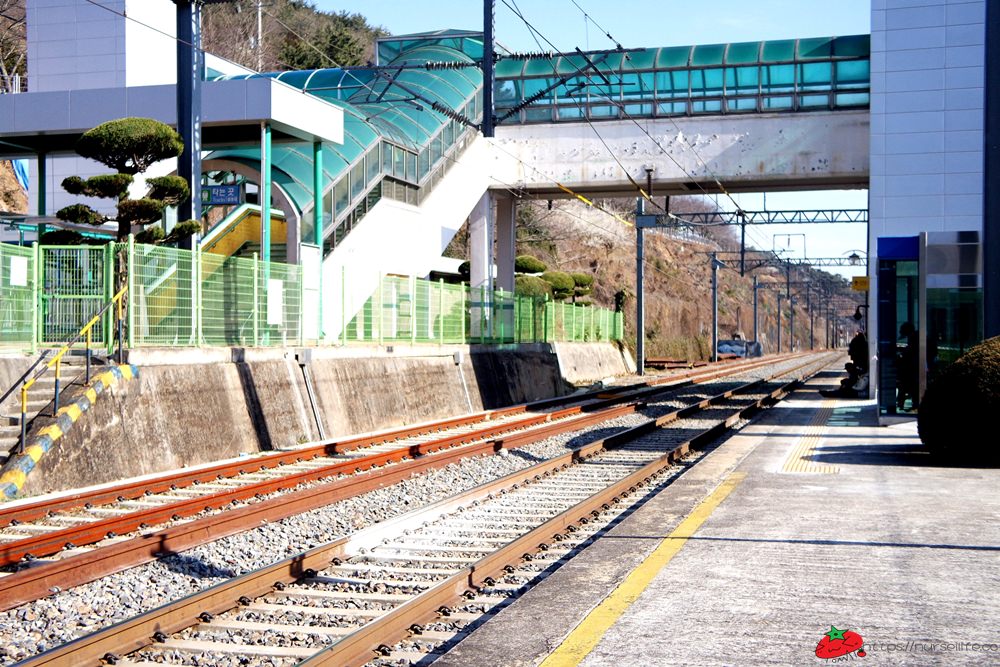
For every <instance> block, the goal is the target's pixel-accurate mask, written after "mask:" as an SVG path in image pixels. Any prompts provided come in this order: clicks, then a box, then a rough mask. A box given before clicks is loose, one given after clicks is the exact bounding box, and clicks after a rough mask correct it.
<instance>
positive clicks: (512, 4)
mask: <svg viewBox="0 0 1000 667" xmlns="http://www.w3.org/2000/svg"><path fill="white" fill-rule="evenodd" d="M501 2H503V4H504V5H505V6H506V7H507V8H508V9H510V10H511V11H512V12H514V14H515V15H516V16H517V17H518V18H519V19H521V21H522V22H523V23H524V25H525V26H526V27H527V28H528V32H529V34H530V35H531V37H532V39H533V40H534V41H535V44H537V45H538V50H539V51H544V49H543V48H542V44H541V42H540V41H539V39H542V40H544V41H545V42H546V43H547V44H548V45H549V46H550V47H552V48H553V49H555V50H556V51H558V50H559V49H558V48H557V47H556V45H555V44H553V43H552V41H551V40H549V39H548V38H547V37H545V35H543V34H542V33H541V32H539V31H538V29H536V28H535V26H534V25H532V23H531V22H530V21H529V20H528V19H527V18H526V17H525V16H524V14H523V13H522V12H521V9H520V7H518V5H517V0H501ZM545 58H546V59H547V60H548V61H549V64H550V65H551V66H552V73H553V74H555V75H556V77H557V78H558V77H559V69H558V66H557V65H556V62H555V60H554V59H553V58H552V56H551V55H545ZM581 73H582V74H584V76H587V78H588V79H589V78H590V76H589V75H588V74H587V73H586V69H584V70H583V72H581ZM575 104H576V105H577V107H578V108H579V109H580V115H581V117H582V118H583V119H584V121H586V123H587V125H588V126H589V127H590V129H591V130H592V131H593V132H594V135H595V136H596V137H597V139H598V140H599V141H600V142H601V145H602V146H604V149H605V150H606V151H607V152H608V154H609V155H610V156H611V158H612V159H613V160H614V161H615V163H616V164H617V165H618V167H619V168H620V169H621V170H622V173H623V174H625V178H627V179H628V180H629V182H630V183H631V184H632V185H633V186H634V187H635V189H636V190H638V191H639V194H640V195H641V196H642V197H643V199H645V200H646V201H648V202H650V203H651V204H652V205H653V206H655V207H656V208H659V209H660V210H661V211H663V212H664V213H667V211H666V209H664V208H663V206H662V205H660V204H659V203H657V202H655V201H653V198H652V197H651V196H650V195H649V193H648V192H646V190H645V188H643V187H642V186H641V185H639V184H638V183H637V182H636V180H635V179H634V178H633V177H632V175H631V174H630V173H629V172H628V170H627V169H626V168H625V165H623V164H622V162H621V160H619V159H618V156H617V155H616V154H615V152H614V151H613V150H611V147H610V146H608V143H607V141H605V139H604V137H603V136H602V135H601V133H600V132H599V131H598V130H597V128H596V127H594V123H593V122H592V121H591V120H590V119H589V118H587V113H586V110H585V109H584V108H583V105H582V104H581V103H580V102H579V101H576V102H575Z"/></svg>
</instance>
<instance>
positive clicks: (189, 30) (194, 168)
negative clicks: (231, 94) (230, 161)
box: [176, 0, 205, 222]
mask: <svg viewBox="0 0 1000 667" xmlns="http://www.w3.org/2000/svg"><path fill="white" fill-rule="evenodd" d="M176 3H177V132H178V134H180V135H181V138H182V139H183V140H184V152H183V153H181V156H180V157H179V158H178V159H177V175H178V176H180V177H181V178H183V179H184V180H185V181H187V182H188V184H189V185H190V186H191V197H190V198H188V199H186V200H184V201H182V202H181V203H180V204H178V206H177V221H178V222H183V221H185V220H198V221H199V222H200V221H201V79H202V75H203V73H204V72H203V70H204V58H205V56H204V54H203V53H202V51H201V1H200V0H176Z"/></svg>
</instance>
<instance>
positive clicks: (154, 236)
mask: <svg viewBox="0 0 1000 667" xmlns="http://www.w3.org/2000/svg"><path fill="white" fill-rule="evenodd" d="M163 238H164V233H163V227H160V226H159V225H156V226H155V227H146V228H145V229H144V230H142V231H141V232H139V233H138V234H136V235H135V241H136V243H150V244H154V243H158V242H159V241H162V240H163Z"/></svg>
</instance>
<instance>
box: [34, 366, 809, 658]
mask: <svg viewBox="0 0 1000 667" xmlns="http://www.w3.org/2000/svg"><path fill="white" fill-rule="evenodd" d="M826 363H827V362H826V360H823V363H818V362H817V361H815V360H813V361H811V362H807V363H804V364H801V365H799V366H797V367H795V368H793V369H789V370H785V371H782V372H781V373H779V374H776V375H775V376H774V377H780V376H782V375H789V374H791V373H794V372H796V371H798V370H801V369H802V368H805V367H807V366H815V367H816V371H818V369H820V368H822V367H824V366H825V365H826ZM816 371H813V373H815V372H816ZM772 379H773V378H772ZM763 382H764V381H763V380H757V381H754V382H751V383H748V384H746V385H743V386H742V387H740V388H737V389H733V390H730V391H727V392H723V393H721V394H718V395H716V396H713V397H712V398H710V399H705V400H704V401H702V402H700V403H701V404H708V405H711V404H714V403H717V402H719V401H721V400H725V399H727V398H729V397H731V396H732V395H734V394H735V393H737V392H739V391H740V390H741V389H752V388H754V387H756V386H758V385H760V384H761V383H763ZM801 382H802V380H801V379H795V380H792V381H791V382H788V383H786V384H784V385H782V386H781V387H779V388H778V389H775V390H774V391H772V392H771V393H770V394H768V395H767V396H764V397H762V398H760V399H758V400H756V401H754V402H753V403H751V404H750V405H747V406H742V407H740V408H739V409H737V410H736V411H735V412H734V413H733V414H731V415H730V416H728V417H727V418H725V419H723V420H721V421H719V422H717V423H716V424H714V425H713V426H711V427H709V428H708V429H706V430H705V431H703V432H702V433H700V434H699V435H697V436H695V437H694V438H691V439H690V440H688V441H686V442H684V443H681V444H680V445H677V446H676V447H674V448H673V449H671V450H670V451H668V452H666V453H665V454H663V455H661V456H660V457H658V458H657V459H656V460H654V461H652V462H651V463H649V464H646V465H645V466H643V467H642V468H640V469H639V470H637V471H635V472H634V473H632V474H630V475H629V476H627V477H625V478H623V479H622V480H620V481H619V482H616V483H615V484H613V485H612V486H610V487H607V488H606V489H605V490H603V491H601V492H598V493H596V494H594V495H592V496H590V497H589V498H588V499H586V500H584V501H583V502H582V503H579V504H577V505H575V506H574V507H573V508H571V509H569V510H566V511H564V512H562V513H561V514H559V515H557V516H556V517H554V518H552V519H550V520H549V521H547V522H545V523H543V524H542V525H540V526H538V527H536V528H534V529H532V530H531V531H529V532H528V533H526V534H524V535H522V536H521V537H518V538H515V540H513V541H512V542H510V543H508V544H507V545H505V546H504V547H502V548H501V549H500V550H498V551H497V552H494V553H492V554H490V555H488V556H486V557H484V558H482V559H480V560H479V561H477V562H476V563H474V564H472V565H470V566H468V567H466V568H464V569H463V570H462V571H461V572H460V573H458V574H456V575H454V576H452V577H450V578H449V579H447V580H445V581H444V582H441V583H440V584H437V585H435V586H433V587H432V588H431V589H429V590H428V591H425V592H424V593H422V594H421V595H419V596H418V597H417V598H415V599H413V600H411V601H409V602H406V603H404V604H402V605H400V606H399V607H397V608H396V609H394V610H392V611H390V612H389V613H388V614H387V615H386V616H383V617H382V618H380V619H377V620H375V621H373V622H371V623H368V624H367V625H365V626H364V628H362V629H361V630H358V631H356V632H354V633H352V634H351V635H348V636H347V637H345V638H343V639H341V640H340V641H338V642H337V643H336V644H334V645H332V646H330V647H328V648H326V649H324V650H322V651H319V652H318V653H317V654H316V655H314V656H313V657H311V658H308V659H307V660H306V661H305V662H303V663H301V664H304V665H310V666H313V665H325V664H333V665H337V666H338V667H340V666H347V665H362V664H364V663H366V662H368V661H369V660H371V659H372V658H374V657H376V656H375V653H374V651H375V650H376V649H377V648H378V647H379V646H380V645H382V644H385V643H386V642H387V641H393V640H394V639H397V638H398V639H402V638H403V637H405V635H406V633H407V632H408V631H409V628H410V627H411V626H412V625H413V623H419V622H426V620H428V619H431V618H433V617H435V616H436V614H437V613H438V610H439V609H440V608H441V607H442V606H447V605H448V604H450V603H453V602H454V601H456V600H459V599H460V598H461V596H462V595H463V594H464V593H465V592H466V591H468V590H469V589H473V588H476V587H477V586H479V585H481V584H482V583H484V582H485V580H486V579H487V578H488V577H491V576H493V575H496V574H498V573H499V572H500V571H501V570H502V568H503V567H504V566H505V565H507V564H510V563H513V562H516V561H518V560H520V559H521V558H522V556H523V555H524V554H525V553H532V552H536V551H538V550H540V549H541V548H542V547H541V544H542V543H545V542H547V541H548V540H549V539H552V538H554V536H555V535H556V534H558V533H560V532H561V531H562V530H564V529H565V528H567V527H568V526H570V525H572V524H574V523H585V522H587V521H589V515H590V514H591V512H594V511H596V510H597V508H598V507H602V506H603V504H605V503H606V502H609V501H613V500H614V498H615V497H616V496H617V497H619V498H620V497H621V496H622V495H624V494H627V493H628V492H630V491H635V490H636V489H637V486H638V485H639V484H641V483H642V481H643V480H645V479H648V478H649V477H651V476H652V475H653V474H655V473H656V472H659V471H660V470H662V469H663V468H665V467H667V466H669V465H671V463H672V462H674V461H676V460H677V459H678V458H680V457H682V456H683V455H684V454H685V453H687V452H688V451H689V450H690V449H691V448H692V447H696V446H698V445H699V444H701V443H702V442H706V441H709V440H711V439H712V438H714V436H715V435H716V434H717V433H718V432H719V431H720V430H725V428H727V427H728V426H729V425H732V424H733V423H735V422H736V421H738V420H740V419H743V418H745V417H746V416H748V415H750V414H752V413H753V412H755V411H756V410H759V409H761V408H762V407H764V406H766V405H767V404H769V403H770V402H772V401H775V400H778V399H780V398H781V397H782V396H784V395H787V393H788V392H790V391H792V390H793V389H794V388H795V387H797V386H798V385H799V384H800V383H801ZM693 407H694V406H690V407H688V408H684V410H687V411H689V412H688V414H690V412H691V409H692V408H693ZM677 412H680V411H677ZM665 417H666V416H665ZM676 418H681V417H680V416H677V417H675V419H676ZM662 419H664V418H661V420H662ZM661 420H652V421H651V422H647V423H646V424H643V425H641V426H638V427H635V428H633V429H629V430H627V431H624V432H622V433H619V434H616V435H613V436H610V437H608V438H602V439H599V440H595V441H593V442H591V443H589V444H587V445H584V446H583V447H582V448H579V449H576V450H573V451H570V452H566V453H565V454H562V455H560V456H557V457H554V458H552V459H548V460H546V461H542V462H540V463H537V464H534V465H532V466H529V467H528V468H525V469H523V470H520V471H517V472H515V473H512V474H510V475H507V476H504V477H501V478H499V479H497V480H493V481H492V482H488V483H486V484H484V485H481V486H478V487H476V488H474V489H471V490H469V491H465V492H463V493H460V494H457V495H455V496H452V497H450V498H447V499H444V500H441V501H438V502H436V503H433V504H431V505H428V506H426V507H424V508H421V509H418V510H414V511H413V512H409V513H407V514H405V515H402V516H399V517H395V518H393V519H389V520H388V521H385V522H382V523H380V524H377V525H375V526H372V527H370V528H366V529H363V530H361V531H358V532H357V533H355V534H353V535H351V536H346V537H342V538H339V539H337V540H335V541H333V542H330V543H328V544H325V545H321V546H318V547H314V548H313V549H310V550H308V551H306V552H303V553H301V554H298V555H296V556H293V557H291V558H287V559H284V560H282V561H279V562H277V563H274V564H272V565H269V566H266V567H263V568H260V569H258V570H255V571H253V572H249V573H247V574H244V575H241V576H238V577H235V578H233V579H231V580H229V581H226V582H222V583H219V584H217V585H215V586H212V587H210V588H207V589H205V590H203V591H199V592H197V593H194V594H191V595H189V596H186V597H184V598H182V599H180V600H177V601H175V602H172V603H168V604H166V605H164V606H162V607H160V608H158V609H154V610H151V611H149V612H145V613H143V614H140V615H138V616H136V617H134V618H131V619H127V620H125V621H122V622H120V623H117V624H115V625H112V626H110V627H108V628H104V629H102V630H99V631H97V632H95V633H92V634H90V635H87V636H84V637H80V638H78V639H76V640H73V641H71V642H68V643H66V644H63V645H60V646H57V647H54V648H52V649H50V650H48V651H45V652H44V653H41V654H39V655H37V656H33V657H31V658H28V659H26V660H24V661H22V662H20V663H18V665H19V667H41V666H43V665H44V666H47V667H63V666H65V667H76V666H78V665H95V666H97V665H102V664H107V663H109V662H111V663H113V662H116V661H117V660H118V659H119V656H120V655H122V654H124V653H128V652H132V651H135V650H138V649H140V648H142V647H144V646H147V645H149V644H151V643H153V642H154V639H153V637H154V635H157V636H162V635H169V634H171V633H175V632H179V631H181V630H183V629H185V628H188V627H191V626H193V625H195V624H197V623H198V622H199V621H200V620H201V619H202V618H204V617H205V614H206V613H207V614H212V615H215V614H218V613H221V612H224V611H228V610H230V609H233V608H235V607H238V606H239V605H240V604H242V603H244V602H245V600H247V599H252V598H255V597H260V596H262V595H265V594H267V593H269V592H271V591H273V590H276V589H277V588H280V587H282V586H284V585H286V584H288V583H292V582H294V581H297V580H299V579H302V578H303V577H306V576H311V574H312V573H315V572H316V571H319V570H322V569H323V568H325V567H326V566H328V565H329V564H330V563H331V562H332V561H333V559H335V558H347V557H350V556H352V555H354V554H355V553H358V552H359V550H360V549H361V548H366V547H367V548H370V547H371V546H372V545H374V544H377V543H378V542H380V541H381V540H382V539H383V537H384V535H385V533H386V531H389V530H393V529H402V528H404V527H409V526H414V525H420V524H422V523H426V522H429V521H433V520H435V519H436V518H439V517H441V516H443V515H444V514H446V513H448V512H451V511H453V510H456V509H458V508H459V507H462V506H464V505H467V504H468V503H470V502H472V501H474V500H479V499H481V498H483V497H486V496H488V495H489V494H492V493H499V492H501V491H502V490H504V489H506V488H512V487H514V486H516V485H520V484H526V483H530V481H532V480H533V479H537V478H540V477H542V476H547V475H549V474H551V473H552V472H554V471H557V470H560V469H562V468H566V467H569V466H570V465H572V464H574V463H577V462H580V461H583V460H586V459H587V458H590V457H591V456H593V455H595V454H597V453H598V452H600V451H601V450H603V449H611V448H614V447H615V446H617V445H620V444H624V443H625V442H627V441H628V440H631V439H634V438H635V437H638V436H641V435H644V434H646V433H649V432H651V431H653V430H655V429H656V427H657V423H659V422H660V421H661ZM553 531H554V532H553Z"/></svg>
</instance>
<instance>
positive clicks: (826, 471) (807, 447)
mask: <svg viewBox="0 0 1000 667" xmlns="http://www.w3.org/2000/svg"><path fill="white" fill-rule="evenodd" d="M833 405H834V401H829V400H828V401H823V404H822V406H821V407H820V409H819V410H818V411H817V412H816V416H815V417H813V420H812V423H810V424H809V425H808V426H806V427H805V428H804V429H803V431H802V436H800V437H799V440H798V442H796V443H795V446H794V447H792V449H791V451H789V452H788V456H787V457H786V458H785V464H784V465H783V466H782V468H781V472H790V473H807V474H812V475H836V474H838V473H839V472H840V468H839V467H838V466H831V465H826V464H823V463H816V462H815V461H813V460H812V456H813V454H815V453H816V448H817V447H819V444H820V442H822V441H823V434H824V433H825V432H826V424H827V422H828V421H829V420H830V417H832V416H833Z"/></svg>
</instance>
